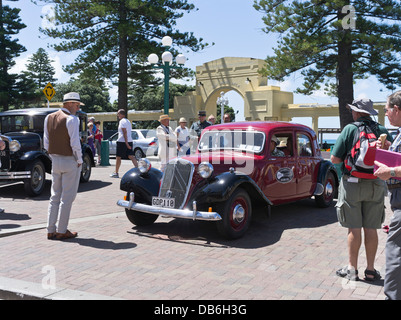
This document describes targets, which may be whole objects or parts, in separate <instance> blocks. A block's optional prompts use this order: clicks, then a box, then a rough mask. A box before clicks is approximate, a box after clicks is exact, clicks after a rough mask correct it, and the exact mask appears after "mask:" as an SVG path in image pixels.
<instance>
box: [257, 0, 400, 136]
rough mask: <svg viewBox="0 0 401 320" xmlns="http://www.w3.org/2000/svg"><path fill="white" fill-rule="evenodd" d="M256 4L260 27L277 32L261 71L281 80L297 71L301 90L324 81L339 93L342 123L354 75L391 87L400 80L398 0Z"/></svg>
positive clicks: (267, 0) (271, 1)
mask: <svg viewBox="0 0 401 320" xmlns="http://www.w3.org/2000/svg"><path fill="white" fill-rule="evenodd" d="M254 7H255V9H256V10H258V11H261V12H263V13H264V14H265V16H264V18H263V21H264V23H265V25H266V27H265V29H264V31H265V32H266V33H277V34H278V35H279V40H278V46H277V47H276V48H274V54H275V56H270V57H267V59H266V67H265V68H264V70H263V71H262V73H263V74H264V75H266V76H269V77H271V78H272V79H275V80H279V81H280V80H283V79H284V78H285V77H287V76H288V75H290V74H292V73H294V72H296V71H300V72H301V74H302V76H303V77H304V83H303V86H302V87H301V88H298V89H297V92H298V93H302V94H308V95H310V94H312V93H313V92H314V91H315V90H318V89H320V88H321V87H322V85H323V86H324V88H325V90H326V91H327V92H328V93H334V95H335V96H337V98H338V103H339V113H340V124H341V128H343V127H344V126H345V125H347V124H348V123H350V122H352V121H353V120H352V115H351V113H350V112H349V111H348V110H347V108H346V105H347V104H348V103H352V100H353V99H354V90H353V85H354V81H355V80H357V79H364V78H367V77H368V76H370V75H371V76H375V77H377V79H378V80H379V81H380V82H381V83H382V84H384V85H385V86H386V87H387V88H388V89H390V90H394V89H395V88H396V86H397V84H398V83H400V81H401V60H400V53H401V39H400V37H401V27H400V24H399V20H401V5H400V1H393V0H355V1H350V0H332V1H324V0H309V1H286V0H279V1H277V0H254ZM333 79H334V81H333Z"/></svg>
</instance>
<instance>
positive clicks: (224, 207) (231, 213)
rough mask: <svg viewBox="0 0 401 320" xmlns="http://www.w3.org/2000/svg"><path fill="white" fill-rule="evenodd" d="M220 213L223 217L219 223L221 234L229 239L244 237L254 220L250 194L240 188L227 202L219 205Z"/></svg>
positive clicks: (218, 227)
mask: <svg viewBox="0 0 401 320" xmlns="http://www.w3.org/2000/svg"><path fill="white" fill-rule="evenodd" d="M218 213H220V214H221V215H222V220H220V221H218V222H217V229H218V230H219V232H220V234H221V235H223V236H224V237H226V238H228V239H237V238H240V237H242V236H243V235H244V234H245V232H246V231H247V230H248V228H249V225H250V223H251V219H252V204H251V199H250V197H249V195H248V193H247V192H246V191H245V190H244V189H242V188H238V189H237V190H235V191H234V192H233V193H232V195H231V196H230V198H229V199H228V201H227V202H224V203H221V204H220V205H219V208H218Z"/></svg>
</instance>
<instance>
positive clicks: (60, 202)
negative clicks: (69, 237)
mask: <svg viewBox="0 0 401 320" xmlns="http://www.w3.org/2000/svg"><path fill="white" fill-rule="evenodd" d="M51 158H52V188H51V196H50V203H49V209H48V217H47V232H49V233H53V232H56V231H57V232H59V233H65V232H67V227H68V221H69V219H70V212H71V207H72V203H73V202H74V200H75V197H76V195H77V191H78V185H79V178H80V174H81V169H82V166H80V167H78V164H77V161H76V160H75V158H74V157H64V156H54V155H52V157H51ZM57 219H58V225H57V228H56V223H57Z"/></svg>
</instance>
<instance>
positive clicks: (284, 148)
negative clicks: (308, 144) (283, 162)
mask: <svg viewBox="0 0 401 320" xmlns="http://www.w3.org/2000/svg"><path fill="white" fill-rule="evenodd" d="M274 137H275V139H276V143H275V144H276V146H275V149H274V150H275V151H273V150H270V154H271V155H273V156H280V155H281V156H285V157H293V156H294V150H293V148H292V142H293V137H292V132H280V133H275V134H274ZM271 148H272V146H271Z"/></svg>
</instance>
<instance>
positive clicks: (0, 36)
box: [0, 0, 9, 111]
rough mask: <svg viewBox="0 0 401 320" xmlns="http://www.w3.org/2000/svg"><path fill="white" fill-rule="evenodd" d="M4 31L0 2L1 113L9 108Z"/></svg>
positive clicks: (0, 1) (0, 4) (1, 2)
mask: <svg viewBox="0 0 401 320" xmlns="http://www.w3.org/2000/svg"><path fill="white" fill-rule="evenodd" d="M5 45H6V44H5V30H4V22H3V1H2V0H0V62H1V63H0V65H1V68H0V77H1V79H0V107H3V111H7V110H8V107H9V92H8V82H9V81H8V79H9V76H8V65H7V55H6V48H5Z"/></svg>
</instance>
